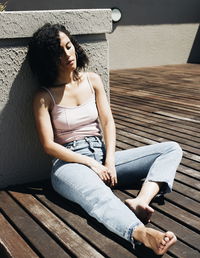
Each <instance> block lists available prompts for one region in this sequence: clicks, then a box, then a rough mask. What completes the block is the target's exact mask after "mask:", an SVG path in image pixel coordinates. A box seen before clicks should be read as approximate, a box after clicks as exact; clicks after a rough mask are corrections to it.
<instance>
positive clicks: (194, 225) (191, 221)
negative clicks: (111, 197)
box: [125, 190, 200, 233]
mask: <svg viewBox="0 0 200 258" xmlns="http://www.w3.org/2000/svg"><path fill="white" fill-rule="evenodd" d="M125 192H126V193H128V194H130V195H131V196H132V198H135V197H136V195H137V191H134V190H126V191H125ZM171 195H173V194H171ZM183 198H184V197H183ZM151 206H152V207H153V208H154V209H156V210H157V211H161V212H162V214H166V216H170V217H171V218H172V219H173V220H175V221H178V222H179V223H181V224H183V225H185V226H186V227H188V228H190V229H192V230H193V231H195V232H197V233H200V219H199V217H198V216H195V215H193V214H190V213H189V212H188V211H185V210H184V209H182V208H179V207H177V206H176V205H174V204H171V203H169V202H167V201H165V204H164V205H159V204H157V203H155V202H153V203H152V204H151ZM177 214H179V216H177Z"/></svg>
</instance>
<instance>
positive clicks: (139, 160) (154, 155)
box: [116, 142, 182, 223]
mask: <svg viewBox="0 0 200 258" xmlns="http://www.w3.org/2000/svg"><path fill="white" fill-rule="evenodd" d="M181 157H182V150H181V148H180V146H179V145H178V144H177V143H175V142H164V143H159V144H154V145H149V146H144V147H140V148H135V149H130V150H125V151H119V152H116V170H117V177H118V182H119V186H121V187H126V186H130V185H134V184H137V183H138V182H139V181H141V180H142V179H145V182H144V184H143V185H142V188H141V190H140V193H139V195H138V196H137V198H135V199H127V200H126V201H125V203H126V204H127V205H128V206H129V208H130V209H131V210H133V211H134V213H135V214H136V215H137V217H138V218H140V220H141V221H143V222H144V223H147V222H149V220H150V217H151V215H152V213H153V211H154V210H153V209H152V208H151V207H150V206H149V203H150V202H151V200H152V199H153V198H154V196H155V195H156V194H157V193H158V192H159V191H160V190H162V191H163V192H164V193H166V192H170V191H171V190H172V185H173V180H174V177H175V173H176V169H177V167H178V165H179V163H180V161H181Z"/></svg>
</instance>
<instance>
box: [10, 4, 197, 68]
mask: <svg viewBox="0 0 200 258" xmlns="http://www.w3.org/2000/svg"><path fill="white" fill-rule="evenodd" d="M112 7H118V8H119V9H120V10H121V12H122V19H121V20H120V22H118V23H116V24H114V26H113V31H112V33H110V34H109V35H108V39H109V44H110V69H122V68H133V67H146V66H154V65H165V64H176V63H186V62H188V61H189V62H197V63H200V36H199V34H200V32H199V31H198V27H199V23H200V12H199V10H200V1H199V0H123V1H121V0H101V1H94V0H85V1H82V0H67V1H66V0H50V1H48V0H43V1H41V0H34V1H27V0H18V1H16V0H9V2H8V7H7V8H8V10H41V9H62V8H65V9H76V8H78V9H81V8H112Z"/></svg>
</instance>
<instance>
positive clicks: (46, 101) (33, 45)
mask: <svg viewBox="0 0 200 258" xmlns="http://www.w3.org/2000/svg"><path fill="white" fill-rule="evenodd" d="M28 57H29V62H30V65H31V68H32V70H33V72H34V73H35V74H36V75H37V76H38V79H39V82H40V84H41V88H40V89H39V90H38V92H37V93H36V95H35V98H34V114H35V121H36V126H37V130H38V133H39V138H40V141H41V143H42V146H43V148H44V150H45V152H46V153H47V154H49V155H51V156H53V157H54V159H53V167H52V173H51V180H52V185H53V188H54V189H55V191H57V192H58V193H59V194H61V195H62V196H64V197H65V198H67V199H69V200H71V201H73V202H76V203H78V204H79V205H81V206H82V208H83V209H85V210H86V212H87V213H88V214H89V215H90V216H93V217H94V218H96V219H97V220H98V221H99V222H101V223H103V224H104V226H105V227H107V228H108V229H109V230H110V231H112V232H114V233H116V234H118V235H119V236H121V237H123V238H125V239H126V240H128V241H130V242H131V243H133V244H134V241H139V242H141V243H143V244H144V245H145V246H147V247H149V248H151V249H153V251H154V252H155V253H156V254H164V253H165V252H166V251H167V250H168V248H169V247H170V246H172V245H173V244H174V243H175V242H176V237H175V235H174V233H172V232H169V231H168V232H166V233H162V232H160V231H157V230H154V229H151V228H148V227H145V226H144V224H146V223H148V222H149V221H150V217H151V215H152V213H153V212H154V210H153V209H152V208H151V207H150V206H149V203H150V202H151V200H152V199H153V198H154V197H155V195H156V194H157V193H158V192H160V191H162V192H163V193H166V192H170V191H171V190H172V184H173V180H174V177H175V173H176V169H177V167H178V165H179V163H180V161H181V157H182V150H181V148H180V147H179V145H178V144H177V143H175V142H165V143H158V144H154V145H149V146H144V147H140V148H134V149H129V150H124V151H118V152H115V124H114V120H113V117H112V114H111V110H110V107H109V104H108V102H107V98H106V94H105V91H104V87H103V84H102V81H101V79H100V77H99V75H97V74H95V73H92V72H84V68H85V66H86V65H87V63H88V57H87V55H86V53H85V52H84V50H83V49H82V48H81V46H80V45H79V44H78V42H77V41H76V40H75V39H74V38H73V37H72V36H71V35H70V33H69V32H68V31H67V30H66V29H65V27H64V26H62V25H59V24H55V25H50V24H45V25H44V26H43V27H41V28H40V29H39V30H38V31H37V32H35V33H34V35H33V37H32V39H31V41H30V44H29V51H28ZM98 119H99V120H100V122H101V127H102V131H103V136H104V142H105V144H104V142H103V140H102V135H101V130H100V126H99V120H98ZM143 179H145V181H144V183H143V185H142V188H141V190H140V193H139V194H138V196H137V197H136V198H135V199H127V200H126V201H125V203H123V202H121V201H120V199H118V198H117V197H116V196H115V195H114V194H113V192H112V191H111V188H112V187H126V186H127V185H130V184H132V185H134V184H136V183H138V182H140V181H141V180H143Z"/></svg>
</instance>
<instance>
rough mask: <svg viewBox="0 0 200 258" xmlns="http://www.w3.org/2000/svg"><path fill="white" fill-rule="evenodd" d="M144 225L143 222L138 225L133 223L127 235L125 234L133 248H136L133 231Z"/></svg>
mask: <svg viewBox="0 0 200 258" xmlns="http://www.w3.org/2000/svg"><path fill="white" fill-rule="evenodd" d="M142 225H144V224H143V223H142V222H141V221H139V222H137V223H133V224H132V225H131V226H130V227H129V228H128V230H127V232H126V234H125V238H126V239H127V240H128V241H129V242H131V244H132V245H133V248H135V239H134V238H133V236H132V235H133V231H134V230H135V229H136V227H138V226H142Z"/></svg>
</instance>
